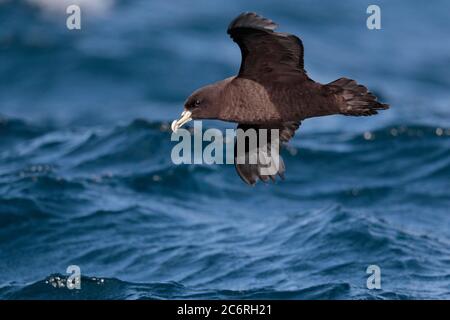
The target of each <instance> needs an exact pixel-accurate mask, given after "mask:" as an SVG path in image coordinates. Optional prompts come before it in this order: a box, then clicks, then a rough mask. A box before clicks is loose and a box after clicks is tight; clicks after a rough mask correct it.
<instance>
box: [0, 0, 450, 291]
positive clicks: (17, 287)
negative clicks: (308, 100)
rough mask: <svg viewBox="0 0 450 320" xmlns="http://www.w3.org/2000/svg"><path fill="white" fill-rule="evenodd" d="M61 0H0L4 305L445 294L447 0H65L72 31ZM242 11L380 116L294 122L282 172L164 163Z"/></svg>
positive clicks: (219, 71)
mask: <svg viewBox="0 0 450 320" xmlns="http://www.w3.org/2000/svg"><path fill="white" fill-rule="evenodd" d="M68 2H69V1H56V0H55V1H52V0H28V1H19V0H17V1H5V0H3V1H0V115H1V116H0V299H173V298H175V299H181V298H183V299H184V298H187V299H194V298H205V299H223V298H230V299H450V233H449V232H450V212H449V211H450V209H449V208H450V41H449V33H450V20H449V19H448V12H449V10H450V2H448V1H445V0H440V1H433V3H432V5H431V3H429V2H423V1H375V2H376V3H373V1H370V2H369V1H364V0H363V1H357V0H353V1H345V2H343V1H341V2H336V1H320V2H319V1H298V0H292V1H249V0H244V1H243V0H229V1H210V0H202V1H198V0H195V1H189V2H187V1H181V0H177V1H162V0H158V1H156V0H152V1H147V0H145V1H144V0H141V1H139V0H136V1H118V0H116V1H113V0H97V1H93V0H91V1H71V3H72V2H73V3H77V2H81V8H82V29H81V30H72V31H70V30H68V29H67V28H66V18H67V14H66V13H65V5H66V4H67V3H68ZM369 4H378V5H379V6H380V8H381V19H382V20H381V21H382V25H381V26H382V29H381V30H368V29H367V27H366V19H367V17H368V14H367V13H366V9H367V7H368V5H369ZM242 11H255V12H258V13H260V14H262V15H264V16H267V17H269V18H271V19H273V20H274V21H276V22H278V23H279V25H280V30H282V31H285V32H291V33H295V34H297V35H298V36H300V37H301V38H302V40H303V43H304V46H305V66H306V69H307V71H308V74H309V76H310V77H311V78H313V79H315V80H316V81H319V82H322V83H327V82H331V81H333V80H335V79H337V78H339V77H342V76H346V77H349V78H353V79H356V80H357V81H358V82H360V83H362V84H365V85H366V86H368V87H369V88H370V90H372V91H373V92H374V93H375V94H376V95H377V96H378V97H379V98H380V100H382V101H383V102H387V103H389V104H390V105H391V109H390V110H387V111H384V112H382V113H381V114H380V115H377V116H375V117H367V118H352V117H344V116H331V117H325V118H320V119H310V120H307V121H304V123H303V124H302V126H301V127H300V129H299V130H298V131H297V134H296V136H295V138H294V139H292V140H291V141H290V143H289V145H288V146H287V148H286V149H285V150H284V151H283V153H282V154H283V157H284V160H285V163H286V167H287V170H286V180H285V181H283V182H277V183H275V184H267V185H265V184H258V185H257V186H255V187H249V186H247V185H245V184H244V183H243V182H242V181H241V180H240V178H239V177H238V176H237V174H236V173H235V169H234V167H233V166H232V165H174V164H173V163H172V161H171V157H170V155H171V150H172V147H173V146H174V144H175V143H174V142H171V139H170V137H171V132H170V129H169V125H170V122H171V121H172V120H173V119H175V118H177V117H178V116H179V114H180V112H181V111H182V106H183V102H184V99H185V98H186V97H187V96H188V95H189V94H190V93H191V92H192V91H193V90H195V89H196V88H198V87H200V86H202V85H205V84H207V83H210V82H213V81H217V80H220V79H223V78H225V77H228V76H231V75H234V74H235V73H236V72H237V70H238V69H239V64H240V52H239V49H238V47H237V46H236V45H235V44H234V43H233V42H232V41H231V40H230V39H229V38H228V36H227V35H226V32H225V31H226V27H227V25H228V23H229V21H230V20H231V19H232V18H234V17H235V16H236V15H237V14H239V13H240V12H242ZM204 127H205V128H208V127H218V128H221V129H224V128H227V127H233V126H230V125H224V124H223V123H220V122H214V121H211V122H205V123H204ZM70 265H77V266H79V267H80V270H81V275H82V278H81V290H76V289H73V290H69V289H67V287H66V283H65V280H66V279H67V277H68V276H69V274H67V273H66V270H67V267H68V266H70ZM370 265H376V266H378V267H379V268H380V271H381V289H374V290H369V289H368V288H367V279H368V277H369V276H370V275H371V274H368V273H366V270H367V268H368V266H370Z"/></svg>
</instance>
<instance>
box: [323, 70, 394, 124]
mask: <svg viewBox="0 0 450 320" xmlns="http://www.w3.org/2000/svg"><path fill="white" fill-rule="evenodd" d="M329 85H330V86H334V87H337V88H339V89H340V90H339V91H338V93H337V94H338V95H339V96H340V97H342V98H343V99H342V103H341V105H340V110H339V111H340V113H341V114H343V115H347V116H371V115H374V114H377V113H378V110H385V109H389V105H388V104H385V103H380V102H378V101H377V97H376V96H375V95H374V94H373V93H372V92H370V91H368V90H367V88H366V87H365V86H363V85H361V84H358V83H356V81H355V80H352V79H347V78H340V79H337V80H335V81H333V82H331V83H329Z"/></svg>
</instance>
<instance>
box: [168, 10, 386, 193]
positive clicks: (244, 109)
mask: <svg viewBox="0 0 450 320" xmlns="http://www.w3.org/2000/svg"><path fill="white" fill-rule="evenodd" d="M275 28H276V24H275V23H273V22H272V21H271V20H268V19H265V18H263V17H261V16H258V15H257V14H255V13H243V14H241V15H239V16H238V17H237V18H236V19H234V20H233V21H232V22H231V23H230V25H229V27H228V30H227V32H228V34H229V35H230V36H231V38H232V39H233V40H234V41H235V42H236V43H237V44H238V45H239V47H240V49H241V53H242V63H241V67H240V70H239V73H238V75H237V76H235V77H230V78H227V79H225V80H222V81H219V82H217V83H214V84H211V85H208V86H205V87H203V88H200V89H198V90H197V91H195V92H194V93H193V94H192V95H191V96H190V97H189V98H188V99H187V101H186V103H185V109H186V111H185V112H184V113H183V117H182V118H181V119H180V120H179V121H178V122H174V124H173V126H172V128H173V129H174V130H176V128H178V127H179V126H181V125H182V124H183V123H185V122H187V121H189V120H190V119H219V120H223V121H230V122H236V123H238V124H239V125H238V128H240V129H244V130H248V129H269V130H270V129H278V130H279V132H280V141H281V142H287V141H288V140H289V139H291V138H292V137H293V135H294V133H295V130H296V129H297V128H298V127H299V125H300V123H301V121H303V120H304V119H307V118H312V117H318V116H326V115H333V114H343V115H352V116H368V115H373V114H376V113H377V110H382V109H387V108H388V105H386V104H382V103H380V102H378V101H377V99H376V97H375V96H374V95H373V94H372V93H370V92H369V91H368V90H367V88H366V87H364V86H362V85H358V84H357V83H356V81H354V80H351V79H347V78H340V79H338V80H336V81H333V82H331V83H328V84H320V83H318V82H315V81H313V80H312V79H310V78H309V77H308V75H307V73H306V71H305V70H304V63H303V52H304V49H303V44H302V42H301V40H300V39H299V38H298V37H296V36H294V35H290V34H286V33H279V32H275V31H274V30H275ZM269 143H270V142H269ZM281 161H282V160H281ZM236 169H237V172H238V174H239V175H240V176H241V178H242V179H243V180H244V181H245V182H246V183H248V184H254V183H255V182H256V181H257V180H258V179H261V180H263V181H267V180H268V179H269V178H272V180H274V179H275V176H276V174H275V175H270V176H263V175H262V174H261V165H259V164H236ZM277 174H278V175H280V176H282V177H283V174H284V163H281V165H280V167H279V169H278V172H277Z"/></svg>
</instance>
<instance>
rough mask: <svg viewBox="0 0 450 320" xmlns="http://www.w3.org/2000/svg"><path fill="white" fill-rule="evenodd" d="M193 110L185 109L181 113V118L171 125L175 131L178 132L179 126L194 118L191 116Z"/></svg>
mask: <svg viewBox="0 0 450 320" xmlns="http://www.w3.org/2000/svg"><path fill="white" fill-rule="evenodd" d="M191 116H192V112H190V111H187V110H184V111H183V112H182V113H181V118H180V119H178V120H173V122H172V125H171V126H170V127H171V128H172V131H173V132H177V130H178V128H180V127H181V126H182V125H183V124H185V123H186V122H189V121H191V120H192V118H191Z"/></svg>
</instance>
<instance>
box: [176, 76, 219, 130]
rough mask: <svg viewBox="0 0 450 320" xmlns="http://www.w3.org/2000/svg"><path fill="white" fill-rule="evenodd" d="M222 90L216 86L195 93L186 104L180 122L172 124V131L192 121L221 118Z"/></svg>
mask: <svg viewBox="0 0 450 320" xmlns="http://www.w3.org/2000/svg"><path fill="white" fill-rule="evenodd" d="M219 95H220V88H219V87H218V86H217V85H215V84H212V85H209V86H206V87H203V88H200V89H198V90H196V91H194V92H193V93H192V94H191V95H190V96H189V98H187V99H186V102H185V103H184V111H183V112H182V113H181V117H180V118H179V119H178V120H174V121H173V122H172V126H171V128H172V131H174V132H175V131H177V129H178V128H180V127H181V126H183V125H184V124H185V123H187V122H189V121H191V120H197V119H215V118H218V116H219V111H220V110H219V107H218V105H219V103H220V100H219V99H220V96H219Z"/></svg>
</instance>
